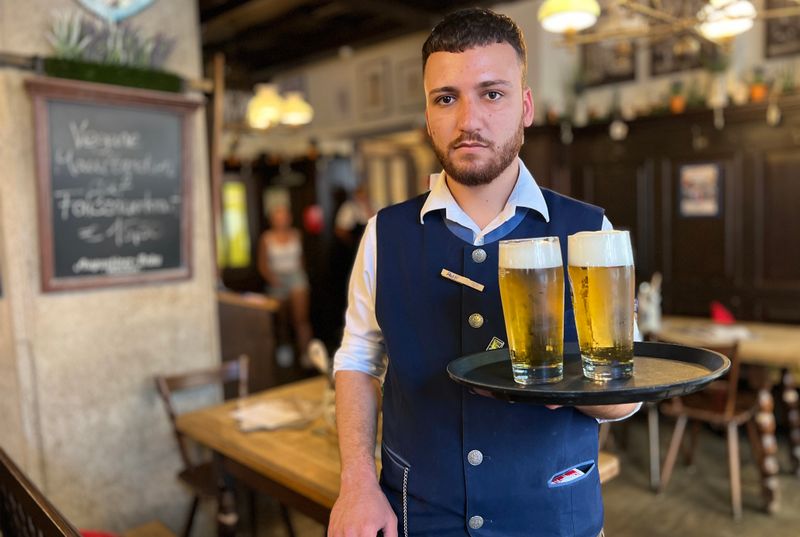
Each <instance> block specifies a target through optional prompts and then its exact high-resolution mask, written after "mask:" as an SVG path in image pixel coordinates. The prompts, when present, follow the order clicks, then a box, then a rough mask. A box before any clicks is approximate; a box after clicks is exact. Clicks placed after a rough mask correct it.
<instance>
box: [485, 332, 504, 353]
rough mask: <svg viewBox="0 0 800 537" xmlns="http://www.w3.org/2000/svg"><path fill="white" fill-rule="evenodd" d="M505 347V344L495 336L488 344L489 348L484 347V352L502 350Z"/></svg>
mask: <svg viewBox="0 0 800 537" xmlns="http://www.w3.org/2000/svg"><path fill="white" fill-rule="evenodd" d="M505 346H506V342H505V341H503V340H502V339H500V338H499V337H497V336H495V337H493V338H492V340H491V341H490V342H489V346H488V347H486V350H487V351H493V350H495V349H502V348H503V347H505Z"/></svg>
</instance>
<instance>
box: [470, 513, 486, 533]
mask: <svg viewBox="0 0 800 537" xmlns="http://www.w3.org/2000/svg"><path fill="white" fill-rule="evenodd" d="M469 527H470V529H473V530H479V529H481V528H482V527H483V517H482V516H480V515H475V516H471V517H469Z"/></svg>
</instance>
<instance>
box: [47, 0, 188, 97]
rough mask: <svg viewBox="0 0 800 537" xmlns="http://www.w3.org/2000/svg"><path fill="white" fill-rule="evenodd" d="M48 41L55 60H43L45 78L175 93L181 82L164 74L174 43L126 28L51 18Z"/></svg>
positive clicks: (69, 15) (73, 14) (71, 16)
mask: <svg viewBox="0 0 800 537" xmlns="http://www.w3.org/2000/svg"><path fill="white" fill-rule="evenodd" d="M47 39H48V41H49V42H50V44H51V45H52V47H53V50H54V56H52V57H48V58H44V61H43V63H44V71H45V73H46V74H48V75H50V76H57V77H61V78H70V79H75V80H86V81H90V82H101V83H106V84H117V85H122V86H132V87H137V88H147V89H155V90H161V91H173V92H179V91H182V89H183V84H182V81H181V78H180V77H179V76H177V75H175V74H173V73H169V72H166V71H163V70H162V69H161V67H162V65H163V64H164V62H165V61H166V59H167V56H168V55H169V54H170V52H171V51H172V48H173V47H174V40H172V39H168V38H166V37H164V36H163V35H161V34H158V35H156V36H153V37H145V36H144V35H142V33H141V32H140V30H139V29H137V28H135V27H133V26H131V25H128V24H116V23H114V22H111V21H108V22H104V21H103V22H93V21H92V20H89V19H84V17H83V16H82V14H81V12H79V11H67V12H62V13H58V14H56V15H55V19H54V21H53V26H52V28H51V31H50V33H49V34H48V35H47Z"/></svg>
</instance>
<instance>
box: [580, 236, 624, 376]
mask: <svg viewBox="0 0 800 537" xmlns="http://www.w3.org/2000/svg"><path fill="white" fill-rule="evenodd" d="M568 241H569V280H570V285H571V287H572V306H573V309H574V310H575V326H576V328H577V331H578V344H579V346H580V350H581V357H582V362H583V374H584V376H586V377H588V378H591V379H594V380H612V379H619V378H628V377H630V376H631V375H632V374H633V299H634V279H635V278H634V267H633V252H632V250H631V246H630V236H629V234H628V232H627V231H608V232H605V231H598V232H582V233H578V234H576V235H571V236H570V237H569V239H568Z"/></svg>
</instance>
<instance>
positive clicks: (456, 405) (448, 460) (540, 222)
mask: <svg viewBox="0 0 800 537" xmlns="http://www.w3.org/2000/svg"><path fill="white" fill-rule="evenodd" d="M542 191H543V194H544V198H545V201H546V203H547V206H548V209H549V213H550V222H545V220H544V218H543V217H542V216H541V215H540V214H539V213H537V212H535V211H532V210H528V212H527V215H526V216H525V218H524V219H523V220H522V221H521V222H520V224H519V225H518V226H517V227H516V228H515V229H514V230H512V231H511V232H510V233H508V235H507V236H506V237H504V238H506V239H512V238H522V237H541V236H558V237H559V238H560V240H561V248H562V254H563V259H564V261H565V262H566V260H567V252H566V246H567V235H570V234H572V233H575V232H577V231H582V230H597V229H600V227H601V225H602V217H603V212H602V210H601V209H599V208H597V207H593V206H590V205H587V204H585V203H582V202H579V201H576V200H573V199H570V198H567V197H565V196H561V195H559V194H556V193H554V192H552V191H549V190H545V189H543V190H542ZM426 196H427V195H422V196H420V197H417V198H414V199H411V200H409V201H407V202H404V203H401V204H398V205H395V206H392V207H388V208H386V209H384V210H382V211H380V212H379V213H378V218H377V250H378V251H377V281H376V303H375V308H376V315H377V319H378V324H379V325H380V327H381V330H382V332H383V337H384V341H385V344H386V351H387V354H388V356H389V366H388V370H387V372H386V379H385V383H384V398H383V447H382V464H383V466H382V471H381V486H382V487H383V490H384V492H385V493H386V496H387V498H388V499H389V502H390V503H391V504H392V507H393V508H394V510H395V513H397V516H398V525H399V535H400V536H403V535H404V534H407V535H431V536H434V535H435V536H437V537H449V536H459V537H464V536H465V535H472V536H473V537H480V536H497V537H500V536H502V537H514V536H523V535H524V536H526V537H528V536H535V537H539V536H542V537H544V536H548V537H549V536H570V537H573V536H575V537H595V536H596V535H597V534H598V533H599V532H600V530H601V529H602V525H603V504H602V498H601V496H600V481H599V479H598V472H597V469H596V467H595V462H596V460H597V434H598V427H597V422H596V420H595V419H594V418H591V417H588V416H586V415H585V414H582V413H581V412H578V411H577V410H574V409H573V408H560V409H558V410H548V409H546V408H545V407H543V406H538V405H530V404H524V403H517V404H511V403H507V402H503V401H499V400H495V399H490V398H486V397H482V396H479V395H475V394H473V393H470V392H469V391H468V390H467V389H464V388H462V387H461V386H460V385H458V384H456V383H455V382H453V381H451V380H450V379H449V378H448V376H447V372H446V366H447V363H448V362H450V361H451V360H454V359H456V358H458V357H460V356H464V355H467V354H472V353H476V352H481V351H484V350H486V348H487V346H488V345H489V343H490V341H491V340H492V338H494V337H497V338H499V339H501V340H502V341H504V342H507V341H508V340H507V338H506V333H505V327H504V323H503V313H502V308H501V303H500V294H499V290H498V284H497V259H498V257H497V255H498V252H497V250H498V244H497V242H496V241H495V242H493V243H489V244H486V245H484V246H481V247H476V246H473V245H472V244H469V243H467V242H464V241H463V240H461V239H459V238H458V237H456V236H455V235H454V234H453V233H451V232H450V231H449V230H448V229H447V225H446V224H445V222H444V221H443V211H434V212H431V213H428V214H427V215H426V216H425V224H424V225H422V224H420V219H419V215H420V210H421V208H422V205H423V203H424V202H425V199H426ZM478 248H480V249H483V250H484V251H485V252H486V254H487V256H486V259H485V260H484V261H482V262H478V261H476V260H477V259H480V256H476V258H475V259H476V260H474V259H473V255H472V253H473V251H475V250H476V249H478ZM443 268H446V269H448V270H451V271H453V272H455V273H458V274H461V275H464V276H466V277H467V278H470V279H472V280H474V281H476V282H479V283H483V284H484V285H485V286H486V288H485V289H484V291H483V292H478V291H475V290H473V289H471V288H469V287H466V286H463V285H460V284H458V283H456V282H453V281H451V280H448V279H445V278H443V277H442V276H441V275H440V273H441V271H442V269H443ZM567 287H568V286H567ZM568 297H569V293H568V291H567V292H565V302H564V305H565V316H564V334H565V340H567V341H575V340H576V333H575V321H574V316H573V313H572V305H571V302H570V300H569V298H568ZM474 313H479V314H480V315H481V316H482V317H483V320H484V322H483V325H482V326H480V327H478V328H473V327H472V326H471V325H470V323H469V322H468V319H469V317H470V316H471V315H472V314H474ZM473 324H477V323H473ZM574 467H579V468H580V469H581V470H582V471H584V472H585V474H584V476H583V477H581V478H579V479H577V480H573V481H570V482H568V483H564V484H558V483H557V482H554V481H553V478H554V477H555V476H558V475H560V474H562V473H563V472H564V471H566V470H569V469H571V468H574ZM556 481H557V480H556ZM406 532H407V533H406Z"/></svg>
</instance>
